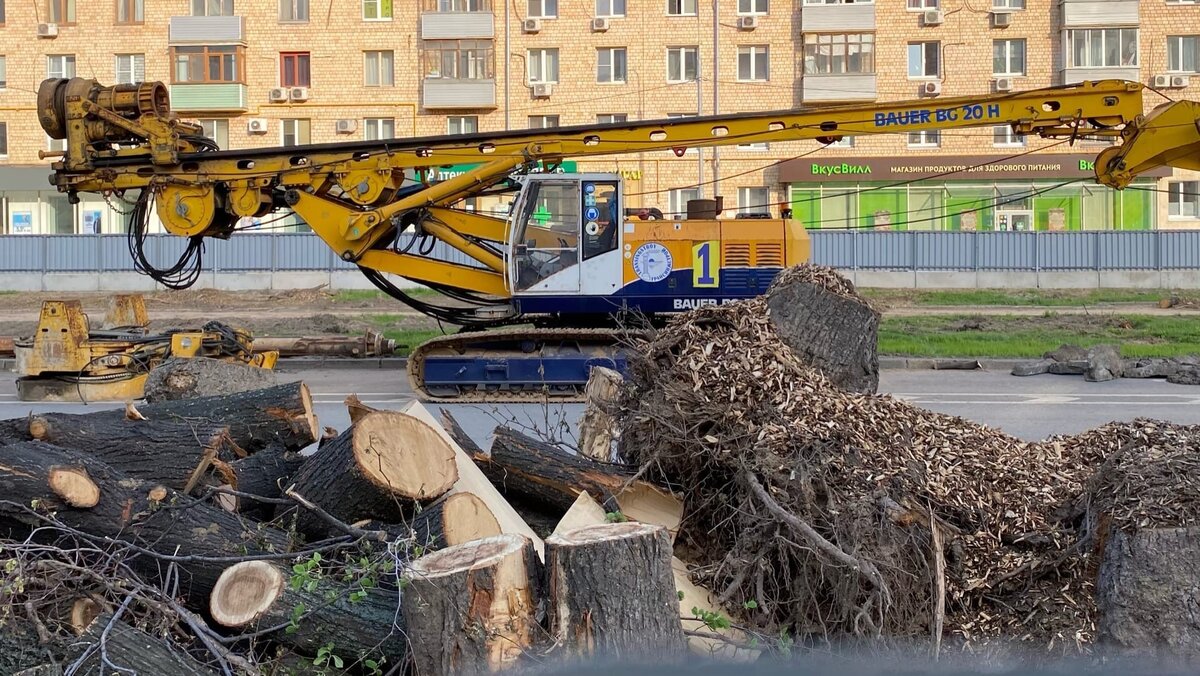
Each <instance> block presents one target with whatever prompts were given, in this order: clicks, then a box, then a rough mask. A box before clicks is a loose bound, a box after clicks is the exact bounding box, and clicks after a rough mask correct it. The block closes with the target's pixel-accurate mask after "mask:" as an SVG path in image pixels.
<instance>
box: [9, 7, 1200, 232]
mask: <svg viewBox="0 0 1200 676" xmlns="http://www.w3.org/2000/svg"><path fill="white" fill-rule="evenodd" d="M1198 68H1200V4H1198V3H1197V0H1182V1H1180V0H1142V1H1140V2H1139V1H1138V0H982V2H977V3H969V2H966V0H877V1H876V2H858V1H852V0H151V1H146V0H0V232H3V233H84V232H121V231H122V230H123V216H122V213H123V212H124V211H127V209H128V207H127V205H125V204H123V203H121V202H120V201H118V200H103V199H101V198H96V197H85V198H84V201H83V202H82V203H81V204H78V205H70V204H68V203H67V201H66V199H65V197H64V196H62V195H59V194H57V193H56V192H54V191H53V190H51V189H49V188H48V184H47V180H46V175H47V170H46V165H47V163H48V162H49V161H50V160H47V159H39V151H54V150H56V149H58V148H59V147H60V146H56V144H55V143H54V142H52V141H50V140H49V139H47V138H46V136H45V135H44V134H43V132H42V131H41V129H40V127H39V126H38V122H37V113H36V109H35V96H36V90H37V87H38V84H39V83H40V82H41V81H42V80H43V79H44V78H46V77H71V76H82V77H90V78H95V79H98V80H100V81H101V82H102V83H113V82H133V81H139V80H143V79H145V80H161V81H163V82H166V83H168V85H169V89H170V93H171V99H172V106H173V108H174V109H175V110H176V111H178V112H179V113H180V114H181V115H183V116H184V117H188V118H191V119H196V120H199V121H200V122H201V123H202V124H203V126H204V128H205V133H206V134H207V135H209V136H210V137H212V138H214V139H215V140H216V141H217V142H218V143H219V144H220V146H221V147H222V148H248V147H263V146H278V145H296V144H304V143H327V142H336V141H339V140H359V139H377V138H388V137H411V136H424V135H440V134H447V133H449V134H455V133H470V132H476V131H479V132H486V131H493V130H504V129H518V128H526V127H553V126H557V125H570V124H587V123H596V122H618V121H622V120H641V119H658V118H666V117H675V116H690V115H697V114H712V113H724V114H728V113H738V112H748V111H759V110H774V109H782V108H793V107H798V106H821V105H831V104H838V103H850V102H859V103H870V102H886V101H893V100H899V99H913V98H917V97H921V96H924V97H929V98H930V99H936V97H938V96H961V95H984V94H989V93H993V92H996V91H1006V90H1010V89H1011V90H1022V89H1030V88H1036V87H1045V86H1051V85H1056V84H1063V83H1071V82H1078V81H1081V80H1087V79H1104V78H1122V79H1129V80H1136V81H1140V82H1143V83H1147V84H1153V85H1155V86H1156V87H1157V88H1158V89H1161V90H1163V92H1164V93H1165V94H1167V95H1169V96H1171V97H1172V98H1176V99H1179V98H1189V97H1192V98H1195V97H1197V96H1200V76H1198V75H1196V73H1197V69H1198ZM1146 99H1147V106H1148V108H1150V107H1152V106H1153V105H1155V104H1157V103H1158V102H1161V101H1165V100H1166V99H1165V98H1159V97H1158V96H1157V95H1156V94H1154V93H1152V92H1150V91H1147V93H1146ZM1103 147H1104V144H1103V143H1101V142H1096V141H1091V140H1087V139H1082V140H1080V141H1078V142H1077V143H1075V144H1073V145H1072V144H1067V143H1062V142H1057V141H1045V140H1042V139H1038V138H1019V137H1014V136H1013V135H1011V134H1010V133H1009V132H1008V130H1007V128H995V129H990V128H983V129H972V130H955V131H945V132H942V133H940V134H939V133H936V132H932V133H931V132H926V133H918V134H889V135H879V136H870V137H858V138H854V139H849V138H847V139H844V140H842V141H841V142H839V143H836V144H834V145H831V146H827V147H823V146H821V145H820V144H818V143H816V142H814V141H809V142H787V143H772V144H762V145H753V146H736V147H727V148H720V149H701V150H696V149H692V150H689V151H688V152H687V153H685V154H684V155H683V156H681V157H677V156H676V155H675V154H674V153H672V152H669V151H663V152H654V153H641V154H638V155H629V156H621V157H611V158H603V159H595V160H580V161H578V162H577V163H576V164H575V165H574V168H576V169H578V170H579V171H606V172H617V173H620V174H621V175H622V176H623V177H624V179H625V182H626V194H627V196H629V202H628V203H629V204H640V205H641V206H645V207H656V208H659V209H661V210H662V211H664V212H667V213H679V212H682V211H683V210H684V208H685V205H686V202H687V200H689V199H693V198H696V197H711V196H714V195H718V194H719V195H722V196H724V198H725V205H726V215H729V214H730V213H731V212H735V211H736V212H769V213H772V214H775V215H778V213H779V212H780V210H781V209H782V208H791V209H792V210H793V214H794V216H795V217H796V218H798V219H800V220H801V221H803V222H804V223H805V225H806V226H808V227H814V228H815V227H823V228H838V227H841V228H846V227H853V228H875V229H933V230H970V229H980V230H989V229H1011V230H1021V229H1041V230H1047V229H1049V230H1059V229H1062V230H1072V229H1152V228H1194V227H1200V220H1198V219H1200V197H1198V195H1200V174H1197V173H1195V172H1192V173H1188V172H1182V171H1176V172H1173V173H1172V172H1170V171H1165V172H1160V175H1158V176H1152V177H1148V178H1146V179H1144V180H1142V181H1140V182H1139V183H1138V184H1137V185H1136V186H1134V187H1132V188H1130V189H1127V190H1125V191H1122V192H1114V191H1111V190H1108V189H1106V188H1103V187H1099V186H1096V185H1095V184H1094V183H1092V182H1090V181H1088V180H1086V179H1087V177H1088V176H1090V167H1088V165H1087V163H1088V162H1089V161H1090V158H1093V157H1094V156H1095V154H1096V153H1097V152H1098V151H1099V150H1101V149H1102V148H1103ZM459 170H461V168H456V167H447V168H445V169H444V170H443V171H442V172H440V173H442V174H444V175H452V174H453V173H454V172H455V171H459ZM502 207H503V205H496V206H495V208H502ZM284 223H285V224H288V223H290V224H291V227H296V228H303V224H300V223H294V222H292V221H284ZM273 227H274V226H273Z"/></svg>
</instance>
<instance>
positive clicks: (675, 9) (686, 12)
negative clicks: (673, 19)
mask: <svg viewBox="0 0 1200 676" xmlns="http://www.w3.org/2000/svg"><path fill="white" fill-rule="evenodd" d="M667 16H696V0H667Z"/></svg>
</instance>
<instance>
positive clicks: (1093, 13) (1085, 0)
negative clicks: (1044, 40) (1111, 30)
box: [1062, 0, 1138, 28]
mask: <svg viewBox="0 0 1200 676" xmlns="http://www.w3.org/2000/svg"><path fill="white" fill-rule="evenodd" d="M1062 12H1063V26H1064V27H1066V28H1072V27H1075V26H1136V25H1138V0H1063V3H1062Z"/></svg>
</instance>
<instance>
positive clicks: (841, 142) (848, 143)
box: [825, 136, 854, 148]
mask: <svg viewBox="0 0 1200 676" xmlns="http://www.w3.org/2000/svg"><path fill="white" fill-rule="evenodd" d="M825 147H826V148H853V147H854V137H853V136H843V137H841V138H840V139H838V140H836V141H834V142H833V143H830V144H828V145H826V146H825Z"/></svg>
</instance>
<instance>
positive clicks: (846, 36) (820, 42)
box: [800, 31, 876, 76]
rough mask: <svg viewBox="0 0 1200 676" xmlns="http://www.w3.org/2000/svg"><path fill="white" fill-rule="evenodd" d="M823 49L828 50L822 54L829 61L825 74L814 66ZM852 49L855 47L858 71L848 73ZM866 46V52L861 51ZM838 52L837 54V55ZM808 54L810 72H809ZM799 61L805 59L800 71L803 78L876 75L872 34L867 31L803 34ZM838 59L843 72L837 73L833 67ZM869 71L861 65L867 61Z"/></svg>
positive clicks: (851, 61)
mask: <svg viewBox="0 0 1200 676" xmlns="http://www.w3.org/2000/svg"><path fill="white" fill-rule="evenodd" d="M822 47H828V48H829V54H827V55H824V56H825V57H826V58H827V59H828V65H829V66H830V67H829V68H828V72H821V71H820V70H819V69H818V68H816V65H817V64H819V63H820V61H819V57H820V56H822V55H821V54H819V53H818V52H819V50H820V49H821V48H822ZM851 47H857V48H858V52H857V60H858V64H859V66H860V68H859V69H858V70H851V69H850V65H851V64H852V63H853V62H854V61H853V59H852V58H851V51H850V50H851ZM864 47H869V49H864ZM839 50H840V54H839V53H836V52H838V51H839ZM810 52H812V54H811V62H812V64H813V69H812V71H811V72H810V70H809V63H810ZM800 56H801V58H802V59H803V60H804V63H803V65H802V71H803V74H804V75H816V76H830V75H834V76H835V75H875V74H876V73H875V33H873V32H869V31H863V32H855V33H817V32H814V33H805V34H804V35H803V36H801V52H800ZM866 57H869V58H866ZM838 58H840V59H841V64H842V65H843V66H844V69H843V70H840V71H837V70H834V69H833V66H834V65H835V64H836V63H838V62H837V59H838ZM868 61H869V64H868V69H867V70H862V68H861V65H862V64H863V63H864V62H868Z"/></svg>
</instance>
